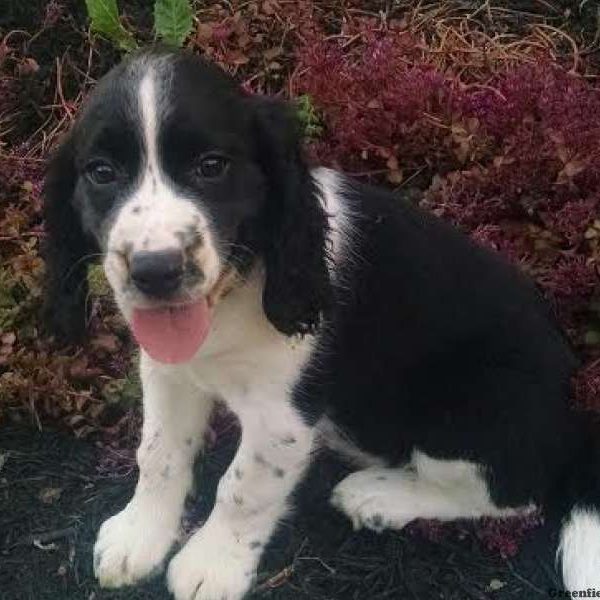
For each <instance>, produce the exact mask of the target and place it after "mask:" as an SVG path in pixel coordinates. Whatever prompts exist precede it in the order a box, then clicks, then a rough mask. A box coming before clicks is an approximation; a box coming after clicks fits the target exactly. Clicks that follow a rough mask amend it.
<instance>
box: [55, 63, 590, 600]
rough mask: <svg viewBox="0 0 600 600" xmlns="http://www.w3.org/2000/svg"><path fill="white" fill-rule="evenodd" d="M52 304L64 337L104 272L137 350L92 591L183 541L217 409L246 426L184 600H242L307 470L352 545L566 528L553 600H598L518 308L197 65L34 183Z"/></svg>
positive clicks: (562, 369) (572, 444)
mask: <svg viewBox="0 0 600 600" xmlns="http://www.w3.org/2000/svg"><path fill="white" fill-rule="evenodd" d="M45 197H46V225H47V232H48V240H47V271H48V285H47V292H48V301H47V311H46V312H47V316H48V319H49V320H50V321H51V325H52V326H53V327H54V331H55V332H57V333H58V334H62V335H63V336H67V337H71V338H74V337H77V336H80V335H81V334H82V331H83V328H84V324H85V317H86V311H85V300H86V296H87V286H86V267H87V264H88V263H89V262H90V261H91V260H93V257H95V256H98V255H99V254H100V255H101V256H102V257H103V261H104V270H105V272H106V276H107V278H108V281H109V282H110V285H111V286H112V289H113V291H114V296H115V299H116V302H117V304H118V306H119V308H120V310H121V312H122V313H123V315H124V318H125V319H126V321H127V323H128V324H129V326H130V328H131V330H132V332H133V335H134V336H135V339H136V340H137V341H138V343H139V345H140V346H141V365H140V369H141V378H142V384H143V410H144V424H143V433H142V440H141V444H140V446H139V449H138V453H137V459H138V465H139V480H138V483H137V487H136V490H135V493H134V495H133V498H132V499H131V501H130V502H129V504H127V506H126V507H125V508H124V509H123V510H122V511H121V512H119V513H118V514H116V515H115V516H113V517H112V518H110V519H108V520H107V521H106V522H105V523H104V524H103V525H102V527H101V528H100V531H99V533H98V539H97V542H96V545H95V548H94V568H95V573H96V576H97V577H98V579H99V581H100V583H101V585H103V586H107V587H118V586H122V585H127V584H133V583H135V582H136V581H139V580H140V579H142V578H144V577H146V576H148V575H150V574H151V573H153V572H155V570H156V569H157V568H159V567H160V566H161V564H162V563H163V561H164V560H165V558H166V556H167V554H168V553H169V550H170V549H171V547H172V546H173V544H174V543H175V542H176V541H177V539H178V534H179V527H180V519H181V516H182V510H183V507H184V500H185V498H186V495H187V494H188V492H189V491H190V487H191V485H192V463H193V461H194V457H195V456H196V454H197V453H198V452H200V451H201V450H202V444H203V434H204V432H205V429H206V427H207V422H208V419H209V416H210V414H211V409H212V407H213V404H214V402H215V399H221V400H223V401H224V402H225V403H226V404H227V406H228V407H229V408H230V409H231V410H232V411H233V412H234V413H235V414H236V415H237V416H238V417H239V420H240V423H241V427H242V434H241V441H240V444H239V448H238V450H237V454H236V456H235V458H234V459H233V462H232V463H231V465H230V467H229V469H228V470H227V472H226V473H225V475H224V476H223V478H222V479H221V481H220V483H219V486H218V491H217V498H216V503H215V506H214V509H213V510H212V513H211V515H210V517H209V519H208V520H207V522H206V523H205V524H204V526H203V527H202V528H200V529H199V530H198V531H196V532H195V533H194V534H193V535H192V537H191V538H190V539H189V540H188V541H187V542H186V543H185V544H184V545H183V547H182V548H181V549H180V550H179V552H178V553H177V554H176V555H175V556H174V558H173V559H172V560H171V561H170V564H169V566H168V573H167V579H168V586H169V588H170V590H171V591H172V593H173V594H174V596H175V598H176V599H177V600H191V599H195V600H225V599H226V600H237V599H240V598H242V597H243V596H244V595H245V593H246V592H247V591H248V590H249V588H250V587H251V585H252V582H253V579H254V577H255V574H256V569H257V565H258V562H259V559H260V557H261V553H262V550H263V548H264V546H265V544H267V542H268V541H269V538H270V537H271V535H272V534H273V531H274V529H275V527H276V526H277V524H278V521H280V520H281V519H282V518H284V517H285V516H286V513H288V511H289V510H290V496H291V494H292V492H293V491H294V489H295V488H296V486H297V485H298V483H299V481H300V480H301V479H302V477H303V474H304V473H305V471H306V468H307V466H308V464H309V462H310V459H311V456H312V455H313V453H314V451H315V450H316V449H317V448H318V447H319V445H320V444H328V445H330V446H332V447H334V448H336V449H338V450H340V451H342V452H345V453H346V454H347V455H349V456H350V457H351V459H352V460H353V461H354V464H355V466H356V470H355V472H353V473H352V474H350V475H349V476H348V477H347V478H346V479H344V480H343V481H341V483H339V485H337V487H336V488H335V489H334V490H333V492H332V496H331V502H332V503H333V505H334V506H335V507H337V508H338V509H339V510H340V511H342V512H343V513H345V514H346V515H347V516H348V518H349V519H350V520H351V521H352V523H353V524H354V526H355V527H368V528H370V529H373V530H376V531H379V530H382V529H384V528H394V529H400V528H402V527H404V526H405V525H406V524H407V523H410V522H411V521H413V520H414V519H419V518H425V519H441V520H452V519H463V518H473V519H476V518H478V517H483V516H489V517H504V516H508V515H519V514H525V513H527V512H528V511H531V510H532V509H534V507H537V506H546V507H549V508H551V509H553V510H558V511H560V513H559V514H561V515H563V516H564V525H563V528H562V531H561V542H560V548H559V552H560V555H561V559H562V570H563V574H564V581H565V584H566V586H567V587H568V588H571V589H584V588H587V587H588V586H590V587H596V588H600V514H599V512H598V511H599V508H600V468H599V467H600V459H599V452H598V446H597V445H595V443H594V441H593V439H592V437H591V435H590V434H588V433H587V432H586V431H585V429H584V425H583V424H582V423H580V422H579V420H578V417H576V416H575V415H574V414H573V413H572V412H570V411H569V408H568V396H569V380H570V377H571V375H572V373H573V370H574V367H575V359H574V357H573V354H572V353H571V350H570V349H569V346H568V344H567V343H566V342H565V340H564V339H563V337H562V336H561V334H560V332H559V331H558V330H557V328H556V326H555V324H554V323H553V320H552V317H551V316H550V313H549V311H548V310H547V307H546V306H545V304H544V302H543V301H542V299H541V298H540V297H539V295H538V293H537V291H536V289H535V287H534V286H533V285H532V284H531V283H530V282H529V281H528V280H527V279H526V278H525V277H523V276H522V275H521V274H520V273H519V272H518V271H517V270H516V269H515V268H513V267H511V266H509V265H508V264H506V263H505V262H504V261H503V260H501V259H500V258H499V257H498V256H496V255H494V254H493V253H491V252H488V251H486V250H484V249H482V248H479V247H477V246H476V245H474V244H473V243H472V242H471V241H470V240H469V239H468V238H467V237H466V236H465V235H462V234H461V233H459V232H458V231H456V230H455V229H454V228H452V227H451V226H449V225H447V224H445V223H443V222H441V221H440V220H438V219H437V218H435V217H433V216H431V215H429V214H426V213H425V212H422V211H421V210H419V209H417V208H414V207H413V206H411V205H409V204H408V203H406V202H403V201H401V200H400V199H398V198H397V197H395V196H394V195H392V194H391V193H389V192H387V191H385V190H382V189H377V188H372V187H368V186H367V185H363V184H361V183H358V182H356V181H352V180H351V179H349V178H347V177H345V176H344V175H342V174H340V173H337V172H334V171H331V170H327V169H323V168H319V169H316V170H312V171H311V170H309V168H308V167H307V165H306V163H305V162H304V160H303V157H302V152H301V141H300V135H299V128H298V127H297V124H296V122H295V118H294V113H293V112H292V111H291V110H290V109H289V108H288V107H286V106H285V105H284V104H282V103H280V102H279V101H276V100H270V99H267V98H264V97H257V96H251V95H247V94H244V93H243V92H242V90H241V89H240V87H239V86H238V85H236V83H235V82H234V81H233V80H232V79H231V78H230V77H229V76H228V75H226V74H225V73H223V72H222V71H221V70H220V69H218V68H217V67H216V66H212V65H210V64H207V63H206V62H203V61H202V60H200V59H199V58H197V57H193V56H191V55H186V54H180V53H169V52H166V51H146V52H143V53H140V54H137V55H134V56H132V57H130V58H128V59H127V60H125V61H124V62H123V63H122V64H121V65H119V66H117V67H116V68H114V69H113V70H112V71H111V72H110V73H109V74H108V75H106V76H105V77H104V78H103V79H102V81H101V82H100V83H99V84H98V86H97V87H96V89H95V91H94V93H93V94H92V96H91V97H90V98H89V101H88V102H87V105H86V106H85V108H84V109H83V111H82V113H81V115H80V117H79V120H78V121H77V123H76V124H75V125H74V127H73V129H72V131H71V132H70V134H69V135H68V136H67V139H66V140H65V142H64V143H63V144H62V146H61V147H60V149H59V150H58V152H57V154H56V155H55V157H54V159H53V161H52V163H51V164H50V167H49V172H48V175H47V180H46V187H45Z"/></svg>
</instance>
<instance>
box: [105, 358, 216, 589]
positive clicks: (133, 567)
mask: <svg viewBox="0 0 600 600" xmlns="http://www.w3.org/2000/svg"><path fill="white" fill-rule="evenodd" d="M140 370H141V376H142V386H143V392H144V400H143V404H144V425H143V429H142V441H141V444H140V446H139V448H138V451H137V461H138V466H139V471H140V473H139V479H138V483H137V486H136V489H135V493H134V495H133V498H132V499H131V501H130V502H129V504H127V506H126V507H125V508H124V509H123V510H122V511H121V512H120V513H118V514H116V515H115V516H113V517H111V518H110V519H108V520H107V521H105V522H104V523H103V525H102V527H101V528H100V531H99V533H98V538H97V540H96V544H95V546H94V570H95V573H96V577H97V578H98V580H99V581H100V584H101V585H102V586H105V587H119V586H122V585H127V584H132V583H134V582H136V581H138V580H139V579H142V578H144V577H146V576H148V575H150V574H151V573H152V572H153V571H155V570H157V569H158V568H159V567H160V566H161V565H162V562H163V560H164V558H165V556H166V554H167V552H168V551H169V549H170V548H171V546H172V545H173V543H174V542H175V541H176V539H177V536H178V533H179V526H180V520H181V515H182V512H183V506H184V501H185V497H186V495H187V493H188V492H189V490H190V488H191V485H192V466H193V461H194V457H195V455H196V453H197V452H198V450H199V449H200V448H201V446H202V443H203V438H204V432H205V429H206V425H207V422H208V418H209V416H210V412H211V409H212V400H211V399H210V398H209V397H207V396H206V395H203V394H202V392H200V391H199V390H198V388H197V387H195V386H194V385H193V384H192V383H191V382H190V381H189V379H188V378H187V376H186V375H187V374H186V372H185V369H184V368H182V367H172V366H165V365H160V364H158V363H155V362H154V361H152V359H150V358H149V357H147V356H146V355H145V354H144V353H142V360H141V369H140Z"/></svg>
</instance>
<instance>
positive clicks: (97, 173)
mask: <svg viewBox="0 0 600 600" xmlns="http://www.w3.org/2000/svg"><path fill="white" fill-rule="evenodd" d="M86 173H87V176H88V177H89V178H90V180H91V181H92V182H93V183H96V184H98V185H106V184H108V183H112V182H113V181H114V180H115V179H116V178H117V173H116V171H115V169H114V167H113V166H112V165H111V164H109V163H107V162H103V161H95V162H92V163H90V164H89V165H88V166H87V167H86Z"/></svg>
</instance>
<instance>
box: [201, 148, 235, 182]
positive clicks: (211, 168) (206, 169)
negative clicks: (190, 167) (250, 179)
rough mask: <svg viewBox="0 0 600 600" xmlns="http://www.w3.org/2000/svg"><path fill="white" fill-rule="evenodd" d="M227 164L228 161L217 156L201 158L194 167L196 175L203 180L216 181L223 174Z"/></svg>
mask: <svg viewBox="0 0 600 600" xmlns="http://www.w3.org/2000/svg"><path fill="white" fill-rule="evenodd" d="M228 164H229V162H228V160H227V159H226V158H225V157H224V156H220V155H218V154H211V155H209V156H203V157H202V158H201V159H200V161H199V163H198V166H197V167H196V173H197V174H198V175H199V176H200V177H203V178H205V179H216V178H217V177H221V175H223V173H225V171H226V170H227V166H228Z"/></svg>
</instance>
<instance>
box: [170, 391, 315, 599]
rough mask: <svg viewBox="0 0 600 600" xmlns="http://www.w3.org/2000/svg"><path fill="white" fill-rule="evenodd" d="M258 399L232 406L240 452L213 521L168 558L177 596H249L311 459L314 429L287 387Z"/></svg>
mask: <svg viewBox="0 0 600 600" xmlns="http://www.w3.org/2000/svg"><path fill="white" fill-rule="evenodd" d="M252 400H253V399H252V398H245V399H244V402H243V403H240V404H241V405H240V406H239V407H237V406H235V405H231V406H232V408H233V409H234V410H235V411H236V412H237V414H238V416H239V418H240V421H241V425H242V439H241V442H240V446H239V449H238V452H237V454H236V456H235V458H234V460H233V462H232V463H231V465H230V467H229V469H228V470H227V472H226V473H225V475H224V476H223V478H222V480H221V482H220V483H219V487H218V491H217V500H216V504H215V507H214V509H213V512H212V514H211V515H210V517H209V519H208V521H207V522H206V524H205V525H204V526H203V527H202V528H201V529H200V530H199V531H198V532H196V533H195V534H194V535H193V536H192V537H191V538H190V540H189V541H188V542H187V544H186V545H185V546H184V547H183V549H182V550H181V551H180V552H179V553H178V554H177V555H176V556H175V558H173V560H172V561H171V564H170V565H169V569H168V583H169V588H170V589H171V591H172V592H173V593H174V595H175V598H176V600H239V599H240V598H242V597H243V596H244V595H245V593H246V592H247V591H248V589H249V588H250V586H251V585H252V582H253V580H254V577H255V575H256V569H257V566H258V562H259V559H260V557H261V554H262V551H263V548H264V546H265V545H266V543H267V542H268V541H269V538H270V537H271V535H272V533H273V531H274V529H275V527H276V525H277V522H278V520H279V519H281V518H282V517H283V516H284V515H285V514H286V512H287V510H288V501H289V495H290V493H291V492H292V490H293V489H294V487H295V486H296V484H297V483H298V482H299V480H300V479H301V477H302V474H303V472H304V470H305V467H306V465H307V464H308V459H309V456H310V451H311V447H312V443H313V431H312V429H311V428H309V427H308V426H306V425H305V424H304V423H303V422H302V419H301V417H300V415H299V414H298V413H297V412H296V410H295V409H294V408H293V407H292V406H291V404H290V403H289V401H288V399H287V398H286V397H285V395H284V392H281V395H280V396H279V397H278V398H277V399H273V401H271V402H270V401H268V400H267V401H265V400H264V398H263V399H261V401H258V402H253V401H252ZM238 408H239V410H238Z"/></svg>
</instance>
